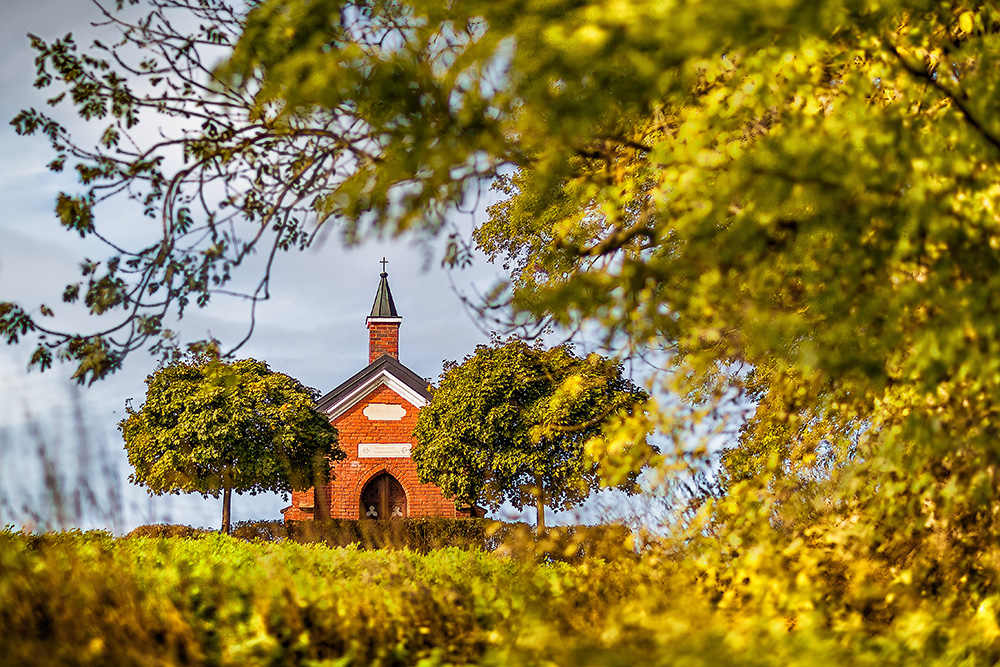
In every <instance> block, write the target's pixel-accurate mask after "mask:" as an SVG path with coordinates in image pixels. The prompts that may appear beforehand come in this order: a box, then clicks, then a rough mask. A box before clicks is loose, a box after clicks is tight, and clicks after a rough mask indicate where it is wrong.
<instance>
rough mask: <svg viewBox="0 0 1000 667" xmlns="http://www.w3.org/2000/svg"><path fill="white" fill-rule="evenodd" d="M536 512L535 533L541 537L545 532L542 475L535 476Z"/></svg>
mask: <svg viewBox="0 0 1000 667" xmlns="http://www.w3.org/2000/svg"><path fill="white" fill-rule="evenodd" d="M535 511H536V514H535V517H536V518H535V532H537V533H538V534H539V535H541V534H542V533H544V532H545V489H544V487H543V486H542V476H541V475H535Z"/></svg>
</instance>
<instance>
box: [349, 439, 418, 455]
mask: <svg viewBox="0 0 1000 667" xmlns="http://www.w3.org/2000/svg"><path fill="white" fill-rule="evenodd" d="M409 457H410V443H408V442H406V443H402V444H398V445H397V444H393V445H358V458H359V459H381V458H386V459H400V458H409Z"/></svg>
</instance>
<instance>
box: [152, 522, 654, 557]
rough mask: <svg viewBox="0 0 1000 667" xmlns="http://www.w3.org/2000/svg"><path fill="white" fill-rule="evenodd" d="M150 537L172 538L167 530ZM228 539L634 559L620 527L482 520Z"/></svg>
mask: <svg viewBox="0 0 1000 667" xmlns="http://www.w3.org/2000/svg"><path fill="white" fill-rule="evenodd" d="M133 532H134V531H133ZM151 535H156V536H163V537H172V536H175V535H173V534H171V533H168V532H161V533H155V534H151ZM232 535H233V537H237V538H239V539H242V540H247V541H254V540H263V541H265V542H274V541H278V540H282V539H289V540H292V541H295V542H300V543H303V544H308V543H322V544H325V545H327V546H330V547H346V546H349V545H352V544H354V545H357V546H359V547H360V548H362V549H409V550H411V551H417V552H419V553H427V552H429V551H432V550H434V549H444V548H448V547H457V548H459V549H484V550H486V551H490V552H496V553H498V554H503V555H508V556H517V557H522V558H538V559H541V560H545V561H567V562H579V561H581V560H583V559H586V558H602V559H605V560H617V559H620V558H635V557H636V552H635V550H634V548H633V540H632V534H631V532H630V531H629V529H628V528H627V527H626V526H622V525H605V526H559V527H555V528H549V529H547V530H546V531H544V533H543V534H541V535H539V534H537V533H536V532H535V529H534V528H533V527H532V526H529V525H528V524H525V523H506V522H503V521H491V520H488V519H444V518H411V519H395V520H391V521H359V520H356V519H325V520H319V521H296V522H290V523H287V524H284V523H282V522H280V521H243V522H240V523H237V524H236V525H235V526H234V527H233V531H232ZM176 536H179V537H187V536H188V535H186V534H178V535H176Z"/></svg>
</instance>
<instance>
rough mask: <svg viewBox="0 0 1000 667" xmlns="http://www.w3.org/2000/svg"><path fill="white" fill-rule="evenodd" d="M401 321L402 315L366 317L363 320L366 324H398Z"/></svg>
mask: <svg viewBox="0 0 1000 667" xmlns="http://www.w3.org/2000/svg"><path fill="white" fill-rule="evenodd" d="M402 321H403V318H402V317H366V318H365V322H366V323H367V324H373V323H374V324H399V323H400V322H402Z"/></svg>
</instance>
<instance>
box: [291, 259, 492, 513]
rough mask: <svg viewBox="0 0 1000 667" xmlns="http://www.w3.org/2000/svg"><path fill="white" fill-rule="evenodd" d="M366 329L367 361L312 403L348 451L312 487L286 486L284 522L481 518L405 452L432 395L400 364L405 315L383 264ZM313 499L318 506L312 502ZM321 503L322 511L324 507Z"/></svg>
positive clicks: (418, 379)
mask: <svg viewBox="0 0 1000 667" xmlns="http://www.w3.org/2000/svg"><path fill="white" fill-rule="evenodd" d="M380 278H381V280H380V281H379V285H378V292H376V294H375V305H374V306H372V312H371V315H369V316H368V318H367V319H366V321H365V324H366V325H367V327H368V366H366V367H365V368H363V369H361V370H360V371H358V372H357V373H356V374H355V375H354V376H353V377H352V378H350V379H348V380H346V381H345V382H344V383H342V384H341V385H340V386H339V387H337V388H336V389H334V390H333V391H331V392H330V393H328V394H326V395H325V396H323V397H322V398H321V399H320V400H319V402H318V403H317V407H318V408H319V410H320V411H322V412H324V413H326V415H327V417H328V418H329V419H330V422H331V423H332V424H333V425H334V426H335V427H336V428H337V431H338V433H339V435H340V446H341V448H342V449H343V450H344V452H345V453H346V454H347V458H346V459H344V460H343V461H334V462H332V463H331V464H330V472H331V477H332V480H331V481H330V483H329V484H327V485H326V487H325V488H323V489H319V490H318V492H315V491H314V489H309V490H307V491H294V492H292V504H291V506H290V507H286V508H285V509H283V510H281V512H282V514H283V515H284V517H285V521H309V520H312V519H316V518H323V517H324V515H325V516H328V517H331V518H334V519H359V518H360V519H392V518H400V517H427V516H437V517H468V516H482V514H483V510H482V509H481V508H468V507H466V508H458V507H456V506H455V503H454V502H453V501H451V500H448V499H447V498H445V497H444V495H443V494H442V493H441V489H439V488H438V487H437V486H435V485H433V484H421V483H420V480H419V478H418V477H417V466H416V464H415V463H414V462H413V460H412V459H411V458H410V449H411V448H412V447H413V445H414V441H413V436H412V433H413V428H414V426H416V423H417V415H418V414H419V412H420V408H422V407H424V406H425V405H427V404H428V403H429V402H430V400H431V394H430V391H429V390H428V389H429V388H428V385H427V381H426V380H424V379H423V378H421V377H420V376H419V375H417V374H416V373H414V372H413V371H411V370H410V369H409V368H407V367H406V366H404V365H403V364H401V363H400V362H399V325H400V324H401V323H402V321H403V318H402V317H400V316H399V314H398V313H397V312H396V304H395V303H394V302H393V300H392V292H391V291H390V290H389V276H388V274H387V273H386V272H385V270H384V264H383V271H382V273H381V274H380ZM317 504H319V505H320V506H319V507H317ZM324 508H325V509H326V511H325V512H324V511H323V510H324Z"/></svg>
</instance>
